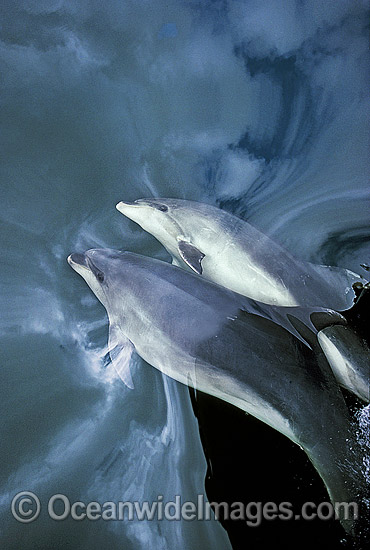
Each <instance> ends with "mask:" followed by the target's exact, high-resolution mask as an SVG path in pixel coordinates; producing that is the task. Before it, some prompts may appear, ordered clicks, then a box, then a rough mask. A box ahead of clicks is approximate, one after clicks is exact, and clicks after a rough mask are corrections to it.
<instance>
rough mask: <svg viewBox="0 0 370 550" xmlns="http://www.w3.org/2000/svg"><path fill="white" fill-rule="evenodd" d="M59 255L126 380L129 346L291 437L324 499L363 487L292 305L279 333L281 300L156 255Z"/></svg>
mask: <svg viewBox="0 0 370 550" xmlns="http://www.w3.org/2000/svg"><path fill="white" fill-rule="evenodd" d="M68 262H69V264H70V265H71V266H72V268H73V269H74V270H75V271H77V273H79V274H80V275H81V276H82V277H83V278H84V279H85V281H86V282H87V284H88V285H89V286H90V288H91V289H92V291H93V292H94V293H95V294H96V296H97V297H98V299H99V300H100V301H101V302H102V304H103V305H104V306H105V308H106V310H107V313H108V318H109V324H110V327H109V332H110V335H109V349H110V350H111V355H112V361H113V364H114V365H115V367H116V368H117V370H118V371H119V372H120V375H121V377H122V378H123V379H124V381H125V382H126V383H127V384H128V385H130V386H131V387H132V379H131V376H130V372H129V357H130V355H131V353H132V351H133V350H134V349H135V350H136V352H137V353H138V354H139V355H140V356H141V357H142V358H143V359H144V360H145V361H147V362H148V363H150V364H151V365H153V366H154V367H155V368H157V369H159V370H160V371H162V372H163V373H165V374H167V375H168V376H170V377H172V378H174V379H175V380H178V381H179V382H181V383H183V384H186V385H189V386H192V387H195V388H197V389H199V390H201V391H204V392H206V393H209V394H211V395H214V396H216V397H218V398H220V399H223V400H225V401H227V402H229V403H232V404H233V405H235V406H236V407H239V408H240V409H242V410H244V411H246V412H247V413H250V414H252V415H254V416H255V417H257V418H258V419H260V420H261V421H263V422H265V423H266V424H268V425H270V426H272V427H273V428H275V429H276V430H278V431H279V432H281V433H282V434H284V435H286V436H287V437H288V438H290V439H291V440H292V441H294V442H295V443H297V444H298V445H300V446H301V447H302V448H303V449H304V451H305V452H306V453H307V455H308V457H309V459H310V460H311V461H312V463H313V465H314V467H315V468H316V470H317V471H318V472H319V474H320V476H321V477H322V479H323V481H324V483H325V485H326V487H327V490H328V493H329V496H330V498H331V500H332V502H333V503H337V502H356V501H357V500H358V499H359V498H360V497H361V495H362V493H363V492H365V491H366V480H365V476H364V474H363V472H362V469H361V467H362V455H361V448H360V447H359V445H358V443H357V441H356V437H355V435H354V433H353V430H352V427H351V422H350V419H349V416H348V411H347V407H346V405H345V402H344V400H343V397H342V395H341V392H340V390H339V387H338V384H337V383H336V380H335V378H334V376H333V373H332V372H331V369H330V367H329V365H328V364H327V361H326V360H325V358H324V356H323V354H322V353H320V350H319V348H318V350H316V351H315V352H314V351H313V350H311V348H310V347H309V346H308V345H306V344H304V343H303V342H302V341H301V340H300V339H299V338H298V337H295V336H294V335H293V334H292V332H294V330H296V329H295V328H294V323H295V325H296V327H298V329H300V328H301V325H302V326H304V327H307V326H308V323H307V324H304V323H303V322H302V320H301V319H299V316H300V311H299V310H300V308H287V309H286V311H289V312H290V313H289V315H290V316H291V318H292V320H293V326H292V332H289V331H288V330H287V329H286V328H283V326H282V325H286V326H288V325H289V323H290V320H289V316H288V314H287V313H284V312H283V310H284V308H281V311H277V310H274V308H272V307H270V310H271V312H270V313H269V314H270V316H271V319H269V318H267V315H266V316H264V314H263V311H261V314H259V313H258V310H259V308H260V306H259V304H258V303H256V302H253V301H249V302H248V300H246V299H245V298H244V297H243V296H240V295H239V294H236V293H234V292H232V291H230V290H228V289H225V288H223V287H221V286H219V285H217V284H214V283H211V282H209V281H207V280H206V279H204V278H201V277H199V276H197V275H194V274H192V273H190V272H186V271H184V270H182V269H179V268H177V267H175V266H172V265H170V264H168V263H166V262H162V261H159V260H155V259H152V258H147V257H144V256H139V255H137V254H133V253H129V252H120V251H116V250H96V249H95V250H89V251H87V252H86V253H84V254H72V255H71V256H69V258H68ZM284 311H285V310H284ZM319 313H320V312H319ZM296 314H297V315H296ZM305 315H306V313H305V312H303V313H302V315H301V317H302V318H303V317H304V316H305ZM272 319H276V320H278V319H281V321H282V322H281V324H278V322H274V320H272ZM339 516H340V520H341V522H342V524H343V526H344V528H345V529H346V530H347V531H348V532H351V533H353V529H354V518H352V517H345V513H344V511H343V508H342V509H341V512H339Z"/></svg>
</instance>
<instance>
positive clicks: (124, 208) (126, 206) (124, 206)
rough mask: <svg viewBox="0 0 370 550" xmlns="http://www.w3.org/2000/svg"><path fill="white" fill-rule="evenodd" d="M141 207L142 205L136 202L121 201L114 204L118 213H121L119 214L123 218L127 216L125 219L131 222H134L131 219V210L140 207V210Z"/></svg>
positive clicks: (132, 218)
mask: <svg viewBox="0 0 370 550" xmlns="http://www.w3.org/2000/svg"><path fill="white" fill-rule="evenodd" d="M143 206H144V205H143V204H140V203H137V202H124V201H121V202H119V203H118V204H116V208H117V210H118V212H121V214H123V215H124V216H127V218H130V219H131V220H133V221H135V220H134V217H133V210H135V209H137V208H140V207H141V208H142V207H143Z"/></svg>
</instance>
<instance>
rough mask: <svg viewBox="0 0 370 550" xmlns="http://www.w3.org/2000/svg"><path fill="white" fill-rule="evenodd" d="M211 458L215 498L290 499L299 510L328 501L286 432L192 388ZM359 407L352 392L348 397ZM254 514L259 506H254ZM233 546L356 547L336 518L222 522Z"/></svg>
mask: <svg viewBox="0 0 370 550" xmlns="http://www.w3.org/2000/svg"><path fill="white" fill-rule="evenodd" d="M190 393H191V399H192V404H193V409H194V412H195V415H196V416H197V419H198V422H199V430H200V436H201V440H202V445H203V449H204V452H205V456H206V459H207V464H208V469H207V476H206V484H205V485H206V492H207V497H208V499H209V501H210V502H212V501H214V502H218V503H219V502H228V503H232V502H243V503H245V504H248V503H250V502H262V505H263V504H265V503H267V502H274V503H276V504H277V505H279V504H280V503H282V502H291V503H292V505H293V507H292V509H293V510H294V513H295V514H298V513H299V512H300V510H301V507H302V505H303V504H304V503H305V502H314V503H315V504H316V505H319V504H320V503H321V502H328V501H329V497H328V494H327V492H326V490H325V487H324V485H323V483H322V481H321V478H320V477H319V475H318V474H317V473H316V471H315V469H314V468H313V466H312V465H311V463H310V461H309V460H308V458H307V457H306V455H305V453H304V452H303V451H302V450H301V449H300V448H299V447H298V446H297V445H295V444H294V443H292V442H291V441H290V440H288V439H287V438H286V437H285V436H283V435H281V434H280V433H278V432H277V431H275V430H273V429H272V428H270V427H269V426H267V425H266V424H263V423H262V422H260V421H259V420H257V419H255V418H254V417H252V416H250V415H246V414H245V413H244V412H243V411H241V410H240V409H237V408H235V407H233V406H232V405H229V404H228V403H225V402H223V401H220V400H218V399H216V398H214V397H211V396H209V395H206V394H204V393H202V392H196V394H195V392H194V390H192V389H191V390H190ZM346 397H347V399H349V401H351V402H353V403H354V407H355V408H356V407H357V408H358V405H359V404H358V403H355V401H356V400H354V398H353V397H352V396H346ZM252 511H254V512H255V510H252ZM220 521H221V523H222V525H223V527H224V528H225V529H226V531H227V533H228V535H229V538H230V542H231V544H232V546H233V549H234V550H245V548H248V549H254V548H255V549H260V548H265V547H266V548H277V547H281V548H284V549H289V548H292V549H293V548H294V549H295V550H296V549H297V548H299V546H301V545H302V544H303V546H304V547H305V548H315V547H318V548H330V549H331V550H336V549H338V550H340V549H341V550H343V549H345V548H354V546H353V541H352V542H349V541H348V542H346V540H345V531H344V530H343V529H342V527H341V525H340V524H339V522H338V521H336V520H333V519H332V520H326V521H323V520H318V519H313V520H311V521H307V520H302V519H301V520H295V519H291V520H289V521H287V520H280V519H275V520H262V522H261V524H260V525H258V526H248V525H247V524H246V522H245V521H244V520H228V521H222V520H220Z"/></svg>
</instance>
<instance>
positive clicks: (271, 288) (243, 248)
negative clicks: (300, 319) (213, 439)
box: [116, 198, 363, 310]
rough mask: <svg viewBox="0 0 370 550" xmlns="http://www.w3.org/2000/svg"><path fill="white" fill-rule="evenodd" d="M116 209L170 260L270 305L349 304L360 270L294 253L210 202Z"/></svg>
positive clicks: (146, 203)
mask: <svg viewBox="0 0 370 550" xmlns="http://www.w3.org/2000/svg"><path fill="white" fill-rule="evenodd" d="M116 208H117V210H119V212H121V213H122V214H124V215H125V216H127V217H128V218H130V219H131V220H133V221H135V222H136V223H138V224H139V225H141V227H142V228H143V229H145V230H146V231H148V232H149V233H151V234H152V235H154V237H156V238H157V239H158V240H159V241H160V242H161V243H162V244H163V246H164V247H165V248H166V249H167V250H168V252H169V253H170V254H171V256H172V258H173V263H175V264H176V265H179V266H181V267H188V268H189V269H192V270H193V271H195V272H196V273H198V274H203V275H204V277H206V278H207V279H209V280H210V281H213V282H215V283H218V284H221V285H223V286H225V287H227V288H229V289H231V290H234V291H235V292H238V293H239V294H243V295H244V296H248V297H250V298H253V299H254V300H258V301H259V302H264V303H267V304H272V305H279V306H297V305H300V306H320V307H328V308H332V309H335V310H342V309H346V308H348V307H350V306H351V304H352V302H353V299H354V297H355V294H354V291H353V289H352V284H353V283H356V282H359V281H363V279H362V277H361V276H360V275H357V274H356V273H353V272H352V271H349V270H347V269H342V268H338V267H331V266H322V265H315V264H312V263H308V262H302V261H300V260H297V259H296V258H294V257H293V256H292V255H291V254H289V252H288V251H287V250H285V249H284V248H283V247H281V246H280V245H278V244H277V243H275V242H274V241H273V240H272V239H270V238H269V237H268V236H267V235H265V234H263V233H261V231H259V230H258V229H256V228H255V227H253V226H252V225H250V224H249V223H248V222H246V221H244V220H242V219H240V218H237V217H236V216H233V215H232V214H229V213H228V212H225V211H224V210H221V209H220V208H216V207H214V206H211V205H209V204H204V203H200V202H195V201H188V200H181V199H167V198H163V199H162V198H161V199H139V200H136V201H135V202H123V201H121V202H119V203H118V204H117V206H116Z"/></svg>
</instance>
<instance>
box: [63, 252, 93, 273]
mask: <svg viewBox="0 0 370 550" xmlns="http://www.w3.org/2000/svg"><path fill="white" fill-rule="evenodd" d="M67 262H68V263H69V265H70V266H71V267H72V268H73V269H74V270H75V271H77V270H78V268H81V267H83V268H85V269H89V266H88V264H87V258H86V255H85V254H79V253H78V252H74V253H73V254H70V255H69V256H68V258H67Z"/></svg>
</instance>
